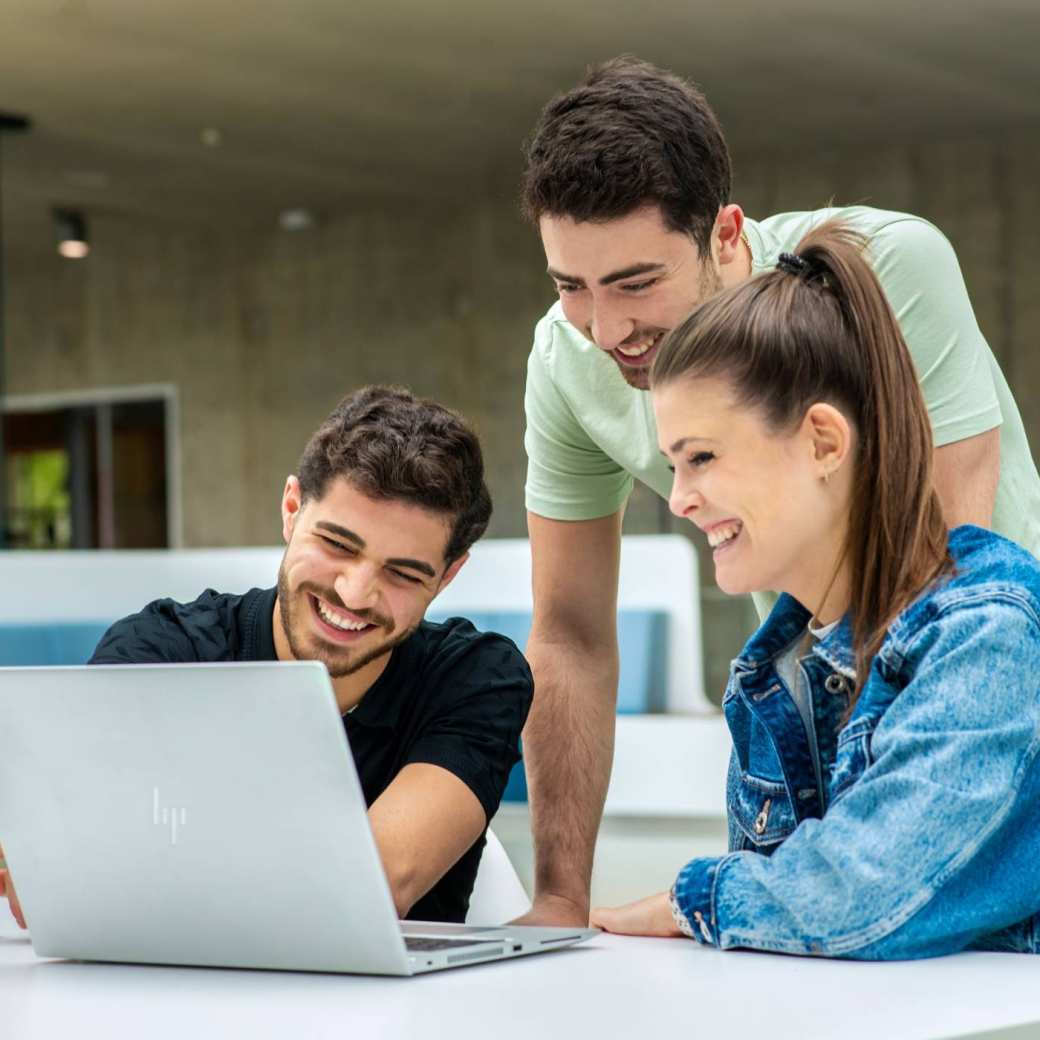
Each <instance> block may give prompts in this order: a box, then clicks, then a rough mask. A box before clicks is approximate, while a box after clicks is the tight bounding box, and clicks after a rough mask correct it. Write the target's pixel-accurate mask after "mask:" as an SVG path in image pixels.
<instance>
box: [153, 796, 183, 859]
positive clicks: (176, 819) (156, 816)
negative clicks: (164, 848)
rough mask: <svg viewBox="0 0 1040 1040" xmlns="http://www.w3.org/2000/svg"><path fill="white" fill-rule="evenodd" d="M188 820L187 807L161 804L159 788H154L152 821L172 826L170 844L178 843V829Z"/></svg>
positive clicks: (156, 824)
mask: <svg viewBox="0 0 1040 1040" xmlns="http://www.w3.org/2000/svg"><path fill="white" fill-rule="evenodd" d="M187 822H188V810H187V809H172V808H167V807H165V806H160V805H159V788H158V787H153V788H152V823H153V825H154V826H156V827H158V826H159V825H160V824H162V825H163V826H164V827H166V826H168V827H169V828H170V844H171V845H176V844H177V830H178V828H180V827H183V826H184V825H185V824H186V823H187Z"/></svg>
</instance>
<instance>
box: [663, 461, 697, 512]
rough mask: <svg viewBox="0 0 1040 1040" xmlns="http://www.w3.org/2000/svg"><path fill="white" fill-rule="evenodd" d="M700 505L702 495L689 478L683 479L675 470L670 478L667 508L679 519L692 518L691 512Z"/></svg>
mask: <svg viewBox="0 0 1040 1040" xmlns="http://www.w3.org/2000/svg"><path fill="white" fill-rule="evenodd" d="M702 505H704V496H703V495H702V494H701V493H700V492H699V491H698V490H697V489H696V487H694V486H693V483H692V482H691V481H690V480H688V479H684V478H683V477H681V476H680V475H679V473H678V472H676V474H675V476H674V478H673V479H672V492H671V494H670V495H669V496H668V508H669V509H670V510H671V511H672V512H673V513H674V514H675V515H676V516H678V517H680V518H681V519H684V520H692V519H693V517H692V514H693V513H695V512H696V511H697V510H698V509H700V507H701V506H702Z"/></svg>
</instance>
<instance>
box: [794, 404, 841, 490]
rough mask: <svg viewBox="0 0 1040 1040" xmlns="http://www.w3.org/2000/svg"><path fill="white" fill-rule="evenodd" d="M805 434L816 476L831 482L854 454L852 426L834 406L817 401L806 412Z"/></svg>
mask: <svg viewBox="0 0 1040 1040" xmlns="http://www.w3.org/2000/svg"><path fill="white" fill-rule="evenodd" d="M802 431H803V433H804V434H805V436H806V438H807V442H808V446H809V450H810V452H811V454H812V460H813V464H814V465H815V467H816V469H817V475H818V476H819V477H820V479H821V480H829V479H830V478H831V476H832V475H833V474H834V473H836V472H837V471H838V470H839V469H840V468H841V466H842V465H843V464H844V462H845V460H846V459H847V458H848V456H849V453H850V452H851V451H852V427H851V426H850V425H849V421H848V419H846V418H845V416H844V415H843V414H842V412H841V411H839V409H837V408H835V407H834V405H831V404H824V403H823V402H817V403H816V404H814V405H812V406H811V407H810V408H809V410H808V411H807V412H806V413H805V419H804V420H803V421H802Z"/></svg>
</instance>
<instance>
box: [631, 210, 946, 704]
mask: <svg viewBox="0 0 1040 1040" xmlns="http://www.w3.org/2000/svg"><path fill="white" fill-rule="evenodd" d="M864 248H865V244H864V241H863V239H862V238H861V237H860V236H858V235H856V234H855V233H854V232H852V231H851V230H849V229H848V228H846V227H844V226H843V225H841V224H840V223H838V222H836V221H828V222H827V223H825V224H822V225H820V226H819V227H818V228H815V229H813V230H812V231H810V232H809V234H807V235H806V236H805V237H804V238H803V239H802V240H801V242H799V244H798V247H797V250H796V255H795V256H794V257H787V256H786V255H785V257H784V258H783V259H782V269H778V270H774V271H770V272H768V273H767V274H764V275H760V276H759V277H757V278H752V279H751V280H749V281H747V282H744V283H743V284H741V285H739V286H736V287H734V288H732V289H729V290H726V291H724V292H722V293H720V294H718V295H717V296H714V297H712V298H711V299H710V300H708V301H707V302H705V303H704V304H702V305H701V306H700V307H698V308H697V309H696V310H695V311H694V312H693V314H691V315H690V316H689V317H688V318H687V319H686V321H685V322H683V324H682V325H680V326H679V327H678V328H676V329H675V330H674V331H673V332H672V333H671V334H670V335H669V336H668V338H667V339H666V341H665V342H664V343H663V344H662V346H661V348H660V350H659V351H658V355H657V358H656V360H655V362H654V366H653V370H652V372H651V376H650V385H651V387H658V386H663V385H664V384H666V383H670V382H674V381H675V380H678V379H683V378H703V377H721V378H723V379H725V380H727V381H728V382H729V383H730V384H731V386H732V387H733V389H734V392H735V394H736V398H737V401H738V403H739V404H741V405H742V406H751V407H757V408H759V409H761V411H762V413H763V414H764V416H765V418H766V421H767V422H768V423H769V424H770V426H771V428H773V429H774V430H777V431H780V430H789V429H791V428H792V427H794V426H795V425H797V424H798V423H800V422H801V420H802V418H803V417H804V415H805V413H806V411H807V410H808V409H809V408H810V407H811V406H812V405H813V404H815V403H816V402H826V403H829V404H831V405H833V406H834V407H836V408H838V409H840V410H841V411H842V413H843V414H844V415H845V416H846V417H847V418H848V419H849V420H850V421H851V423H852V424H853V426H854V427H855V429H856V432H857V435H858V436H857V455H856V460H855V467H856V468H855V474H854V477H853V484H852V497H851V501H850V503H849V525H848V533H847V540H846V544H845V547H844V557H843V558H844V559H845V560H846V561H847V562H848V565H849V569H850V579H851V596H852V598H851V602H850V604H849V609H850V612H851V614H852V636H853V645H854V650H855V655H856V676H857V680H856V695H857V696H858V694H859V691H860V690H861V689H862V687H863V684H864V683H865V682H866V679H867V673H868V672H869V669H870V663H871V661H872V660H873V657H874V655H875V654H876V653H877V651H878V649H879V648H880V646H881V643H882V641H883V640H884V637H885V633H886V632H887V630H888V626H889V624H890V623H891V622H892V620H893V619H894V618H895V617H896V615H898V614H899V613H900V611H902V610H903V609H904V608H905V607H907V606H908V605H909V603H910V602H911V601H912V600H913V599H914V598H915V597H916V596H917V595H918V593H919V592H921V590H922V589H924V588H925V587H926V586H927V585H928V584H929V583H930V582H931V581H932V580H934V579H935V578H936V577H937V576H938V575H939V574H941V573H942V572H943V571H944V570H945V569H947V568H948V567H950V566H951V565H952V563H951V560H950V555H949V552H948V550H947V531H946V523H945V520H944V519H943V515H942V507H941V505H940V502H939V496H938V494H937V493H936V491H935V489H934V487H933V485H932V455H933V448H932V434H931V426H930V424H929V421H928V412H927V409H926V407H925V403H924V398H923V397H922V395H921V390H920V387H919V386H918V382H917V374H916V372H915V371H914V366H913V360H912V358H911V357H910V351H909V349H908V348H907V346H906V342H905V341H904V340H903V336H902V333H901V331H900V329H899V323H898V322H897V321H896V317H895V315H894V314H893V313H892V309H891V307H890V306H889V304H888V301H887V300H886V299H885V295H884V292H883V291H882V289H881V286H880V284H879V283H878V280H877V278H876V277H875V275H874V272H873V271H872V270H871V268H870V266H869V265H868V264H867V262H866V261H865V260H864V258H863V256H862V253H863V250H864ZM807 606H810V607H812V606H814V605H813V604H807Z"/></svg>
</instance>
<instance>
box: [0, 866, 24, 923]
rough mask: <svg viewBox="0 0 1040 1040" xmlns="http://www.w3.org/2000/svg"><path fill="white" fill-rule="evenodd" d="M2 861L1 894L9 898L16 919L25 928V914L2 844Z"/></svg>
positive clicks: (0, 871) (0, 873) (0, 872)
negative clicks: (8, 868)
mask: <svg viewBox="0 0 1040 1040" xmlns="http://www.w3.org/2000/svg"><path fill="white" fill-rule="evenodd" d="M0 863H2V864H3V868H2V869H0V896H5V897H6V898H7V902H8V903H9V905H10V907H11V913H12V914H14V919H15V920H16V921H17V922H18V927H19V928H25V926H26V925H25V915H24V914H23V913H22V904H21V903H19V902H18V894H17V893H16V892H15V890H14V882H13V881H12V880H11V872H10V871H9V870H7V869H6V867H7V863H6V861H5V860H4V850H3V846H0Z"/></svg>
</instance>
